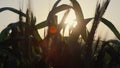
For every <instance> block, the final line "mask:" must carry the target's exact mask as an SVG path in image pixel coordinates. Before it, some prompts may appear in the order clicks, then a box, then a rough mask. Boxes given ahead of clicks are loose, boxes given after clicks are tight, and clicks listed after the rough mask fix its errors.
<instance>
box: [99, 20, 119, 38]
mask: <svg viewBox="0 0 120 68" xmlns="http://www.w3.org/2000/svg"><path fill="white" fill-rule="evenodd" d="M101 21H102V22H103V23H104V24H105V25H106V26H107V27H108V28H109V29H110V30H111V31H112V32H113V33H114V34H115V36H116V37H117V38H118V39H119V40H120V33H119V31H118V30H117V29H116V28H115V26H114V25H113V24H112V23H111V22H110V21H108V20H107V19H105V18H101Z"/></svg>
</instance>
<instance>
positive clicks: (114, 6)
mask: <svg viewBox="0 0 120 68" xmlns="http://www.w3.org/2000/svg"><path fill="white" fill-rule="evenodd" d="M55 1H57V0H33V1H32V5H31V6H32V9H33V13H34V15H35V16H36V18H37V23H40V22H42V21H44V20H46V18H47V16H48V13H49V11H50V10H51V8H52V6H53V4H54V3H55ZM77 1H78V2H79V4H80V5H81V8H82V10H83V14H84V17H85V18H90V17H93V16H94V12H95V7H96V2H97V0H77ZM22 3H23V4H22ZM26 3H27V0H0V8H2V7H13V8H16V9H19V6H20V4H21V5H23V11H24V12H25V10H26V6H27V4H26ZM60 4H71V3H70V1H69V0H61V2H60ZM60 4H59V5H60ZM119 6H120V0H111V2H110V4H109V6H108V9H107V11H106V13H105V15H104V17H105V18H106V19H108V20H109V21H111V22H112V23H113V24H114V25H115V26H116V28H117V29H118V30H119V31H120V7H119ZM72 17H73V18H74V16H73V13H71V16H69V19H73V18H72ZM17 21H18V15H16V14H15V13H13V12H10V11H5V12H2V13H0V31H1V30H2V29H3V28H5V27H6V26H7V25H8V24H9V23H14V22H17ZM100 27H101V28H98V29H99V32H97V33H98V34H99V35H100V36H103V37H107V38H108V39H112V38H115V36H114V35H113V33H112V32H111V31H110V30H109V29H108V28H107V27H106V26H104V25H103V24H100ZM41 33H42V32H41ZM106 34H107V35H106ZM41 36H43V35H42V34H41Z"/></svg>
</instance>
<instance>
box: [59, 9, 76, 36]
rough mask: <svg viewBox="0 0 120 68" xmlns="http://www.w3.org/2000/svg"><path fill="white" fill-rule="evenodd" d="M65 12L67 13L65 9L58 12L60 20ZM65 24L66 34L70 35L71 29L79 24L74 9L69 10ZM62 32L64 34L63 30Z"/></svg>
mask: <svg viewBox="0 0 120 68" xmlns="http://www.w3.org/2000/svg"><path fill="white" fill-rule="evenodd" d="M64 13H65V11H63V12H60V13H58V14H57V15H58V22H60V21H61V20H62V17H63V15H64ZM65 25H66V28H65V32H64V36H69V31H70V29H71V28H74V27H75V26H76V25H77V21H76V16H75V13H74V10H72V9H70V12H69V14H68V16H67V18H66V19H65ZM61 34H62V35H63V30H61Z"/></svg>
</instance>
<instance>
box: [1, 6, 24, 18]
mask: <svg viewBox="0 0 120 68" xmlns="http://www.w3.org/2000/svg"><path fill="white" fill-rule="evenodd" d="M5 10H10V11H12V12H14V13H17V14H20V15H22V16H24V17H26V14H25V13H23V12H21V11H19V10H17V9H15V8H11V7H4V8H0V12H3V11H5Z"/></svg>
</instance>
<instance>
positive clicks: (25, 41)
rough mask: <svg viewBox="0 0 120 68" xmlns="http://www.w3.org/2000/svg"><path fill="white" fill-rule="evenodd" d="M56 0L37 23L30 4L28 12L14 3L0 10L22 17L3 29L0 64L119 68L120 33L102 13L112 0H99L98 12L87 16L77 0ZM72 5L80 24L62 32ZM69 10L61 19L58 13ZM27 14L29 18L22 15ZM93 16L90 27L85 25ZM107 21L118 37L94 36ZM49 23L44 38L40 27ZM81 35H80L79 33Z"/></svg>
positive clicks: (1, 66) (2, 67) (0, 66)
mask: <svg viewBox="0 0 120 68" xmlns="http://www.w3.org/2000/svg"><path fill="white" fill-rule="evenodd" d="M60 2H61V0H57V1H56V3H55V4H54V5H53V7H52V9H51V11H50V12H49V14H48V17H47V19H46V20H45V21H43V22H40V23H38V24H36V18H35V16H34V15H33V13H32V11H31V9H30V4H29V6H28V9H27V10H26V13H23V12H22V10H21V9H20V10H17V9H14V8H11V7H3V8H0V12H2V11H5V10H10V11H12V12H14V13H16V14H18V15H19V21H18V22H16V23H11V24H9V25H8V26H7V27H6V28H5V29H3V30H2V31H1V33H0V68H9V67H10V68H40V67H41V68H51V67H53V68H119V67H120V58H119V57H120V53H119V48H120V46H119V45H120V42H119V40H120V33H119V31H118V30H117V29H116V27H115V26H114V25H113V24H112V23H111V22H110V21H109V20H107V19H105V18H103V15H104V13H105V11H106V9H107V7H108V5H109V2H110V0H105V1H104V2H103V3H102V4H101V3H100V1H98V2H97V5H96V11H95V16H94V17H93V18H87V19H84V15H83V12H82V8H81V6H80V4H79V3H78V2H77V0H70V2H71V3H72V5H66V4H62V5H60V6H58V4H59V3H60ZM70 9H73V10H74V12H75V15H76V21H77V25H76V26H75V27H74V28H73V29H71V30H70V32H69V34H70V35H69V36H68V37H64V35H63V36H62V35H61V33H60V32H61V30H62V29H63V34H64V30H65V28H66V25H65V20H66V18H67V16H68V15H69V11H70ZM64 10H66V12H65V13H64V15H63V18H62V20H61V21H60V22H58V19H57V17H58V16H59V15H56V14H57V13H59V12H61V11H64ZM23 17H25V18H26V21H23V20H22V18H23ZM92 19H93V26H92V28H91V30H90V32H89V31H88V29H87V27H86V25H87V24H88V23H89V22H90V21H91V20H92ZM100 22H101V23H103V24H105V25H106V26H107V27H108V28H109V29H110V30H111V31H112V32H113V33H114V34H115V36H116V37H117V38H118V40H109V41H104V40H103V41H101V40H100V38H98V40H94V35H95V32H96V29H97V28H98V26H99V23H100ZM44 27H48V30H47V36H46V37H45V38H44V39H42V38H41V37H40V35H39V33H38V29H41V28H44ZM80 36H81V37H80Z"/></svg>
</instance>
